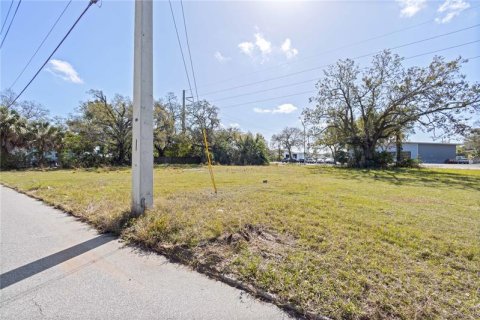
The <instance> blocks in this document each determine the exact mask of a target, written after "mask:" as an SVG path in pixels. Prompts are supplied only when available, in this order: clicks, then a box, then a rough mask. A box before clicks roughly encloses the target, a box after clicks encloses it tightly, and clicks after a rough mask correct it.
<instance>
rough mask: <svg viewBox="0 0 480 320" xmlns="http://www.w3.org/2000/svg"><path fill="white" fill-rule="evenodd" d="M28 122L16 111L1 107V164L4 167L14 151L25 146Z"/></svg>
mask: <svg viewBox="0 0 480 320" xmlns="http://www.w3.org/2000/svg"><path fill="white" fill-rule="evenodd" d="M26 133H27V123H26V121H25V119H23V118H22V117H21V116H20V115H19V114H18V113H17V112H16V111H14V110H9V109H7V108H6V107H3V106H2V107H0V144H1V148H0V149H1V155H0V158H1V166H2V167H4V166H5V165H6V163H7V161H8V158H9V156H10V155H11V153H12V151H14V149H16V148H21V147H23V146H25V142H26V139H25V138H26Z"/></svg>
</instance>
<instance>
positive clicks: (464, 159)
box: [455, 156, 470, 164]
mask: <svg viewBox="0 0 480 320" xmlns="http://www.w3.org/2000/svg"><path fill="white" fill-rule="evenodd" d="M455 160H456V161H457V163H458V164H469V163H470V161H469V160H468V158H467V157H464V156H456V157H455Z"/></svg>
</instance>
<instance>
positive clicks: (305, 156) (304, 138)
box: [300, 117, 307, 164]
mask: <svg viewBox="0 0 480 320" xmlns="http://www.w3.org/2000/svg"><path fill="white" fill-rule="evenodd" d="M300 122H301V123H302V126H303V160H304V164H306V163H307V154H306V151H305V150H306V139H307V132H306V129H305V121H304V120H303V119H302V118H301V117H300Z"/></svg>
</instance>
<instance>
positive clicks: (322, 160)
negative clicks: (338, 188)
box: [317, 159, 325, 163]
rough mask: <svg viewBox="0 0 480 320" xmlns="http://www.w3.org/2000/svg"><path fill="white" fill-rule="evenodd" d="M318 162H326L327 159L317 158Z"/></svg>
mask: <svg viewBox="0 0 480 320" xmlns="http://www.w3.org/2000/svg"><path fill="white" fill-rule="evenodd" d="M317 163H325V159H317Z"/></svg>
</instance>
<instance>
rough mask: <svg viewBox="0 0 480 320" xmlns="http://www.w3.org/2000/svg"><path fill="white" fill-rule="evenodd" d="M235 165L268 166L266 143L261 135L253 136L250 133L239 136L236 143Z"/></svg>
mask: <svg viewBox="0 0 480 320" xmlns="http://www.w3.org/2000/svg"><path fill="white" fill-rule="evenodd" d="M237 146H238V157H237V161H236V162H237V164H241V165H265V164H268V162H269V161H268V148H267V142H266V141H265V138H263V136H262V135H260V134H256V135H255V136H253V134H251V133H250V132H248V133H246V134H243V135H241V136H239V139H238V141H237Z"/></svg>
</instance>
